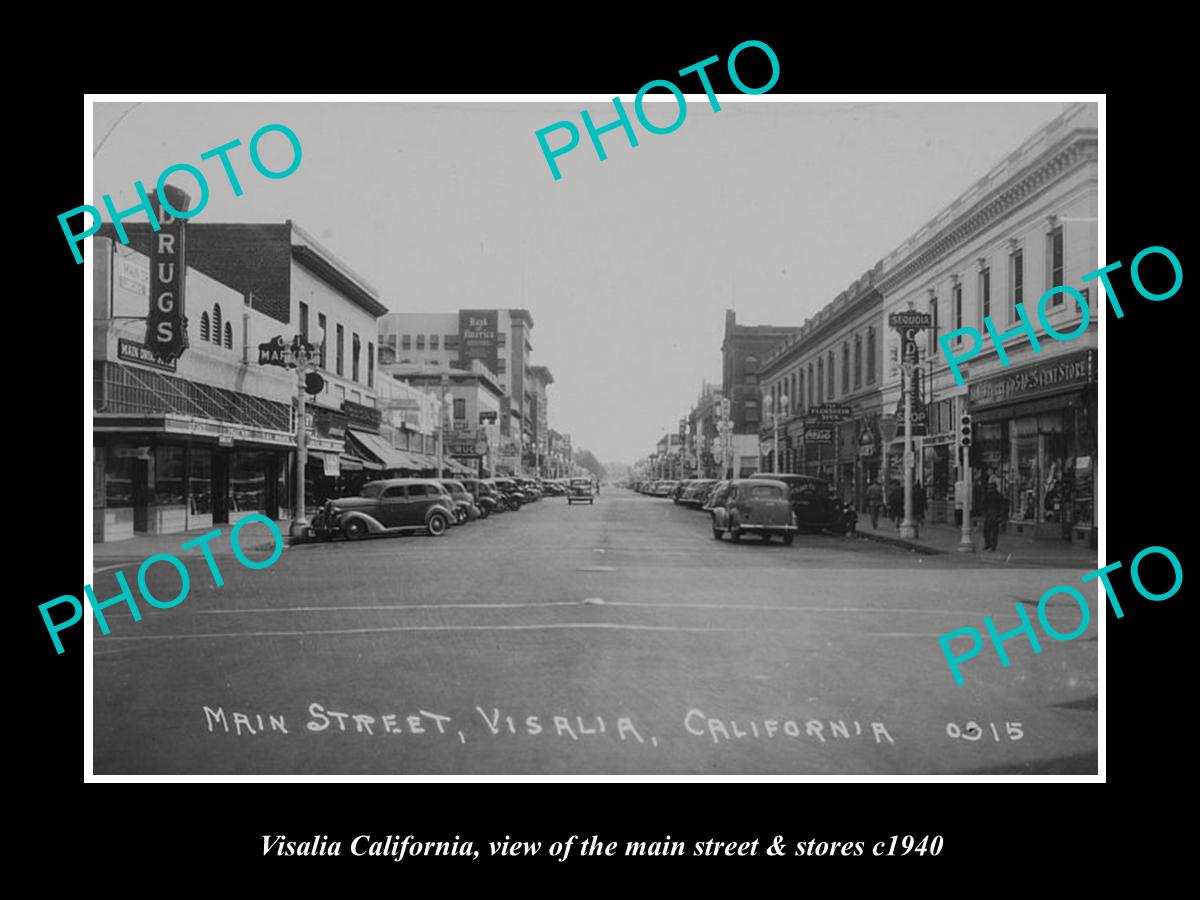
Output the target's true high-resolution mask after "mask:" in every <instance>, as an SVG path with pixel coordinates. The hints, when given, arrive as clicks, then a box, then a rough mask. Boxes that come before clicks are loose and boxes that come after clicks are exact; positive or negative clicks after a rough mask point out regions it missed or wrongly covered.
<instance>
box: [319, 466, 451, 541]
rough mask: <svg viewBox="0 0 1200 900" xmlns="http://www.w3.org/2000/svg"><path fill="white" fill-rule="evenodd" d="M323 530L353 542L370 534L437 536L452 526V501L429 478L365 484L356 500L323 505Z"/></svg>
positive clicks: (448, 495)
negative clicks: (417, 533)
mask: <svg viewBox="0 0 1200 900" xmlns="http://www.w3.org/2000/svg"><path fill="white" fill-rule="evenodd" d="M325 518H326V523H325V530H326V532H327V534H328V535H329V536H332V535H334V534H339V533H340V534H343V535H345V536H346V538H348V539H349V540H352V541H356V540H358V539H360V538H364V537H366V536H367V535H370V534H403V533H406V532H414V531H427V532H429V533H430V534H432V535H435V536H441V535H443V534H445V533H446V529H447V528H449V527H450V525H451V524H452V523H453V522H454V500H453V499H452V498H451V496H450V494H448V493H447V492H446V489H445V488H444V487H442V485H441V484H439V483H438V482H437V481H434V480H433V479H430V478H389V479H387V480H385V481H368V482H367V483H366V484H364V485H363V486H362V490H361V491H360V492H359V495H358V496H357V497H339V498H338V499H336V500H330V501H329V502H328V503H327V504H326V505H325Z"/></svg>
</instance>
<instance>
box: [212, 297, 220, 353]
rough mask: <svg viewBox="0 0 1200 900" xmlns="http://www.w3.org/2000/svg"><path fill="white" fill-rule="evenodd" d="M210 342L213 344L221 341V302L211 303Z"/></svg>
mask: <svg viewBox="0 0 1200 900" xmlns="http://www.w3.org/2000/svg"><path fill="white" fill-rule="evenodd" d="M212 342H213V343H214V344H218V345H219V344H220V343H221V304H220V303H214V304H213V314H212Z"/></svg>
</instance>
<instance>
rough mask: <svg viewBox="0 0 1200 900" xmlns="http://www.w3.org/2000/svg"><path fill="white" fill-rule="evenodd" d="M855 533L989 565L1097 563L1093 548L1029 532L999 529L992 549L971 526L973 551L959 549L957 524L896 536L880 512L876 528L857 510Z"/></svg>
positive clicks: (1083, 566)
mask: <svg viewBox="0 0 1200 900" xmlns="http://www.w3.org/2000/svg"><path fill="white" fill-rule="evenodd" d="M858 533H859V535H860V536H861V537H864V538H866V539H867V540H871V541H880V542H882V543H887V544H896V545H897V546H900V547H907V548H908V549H910V550H914V551H916V552H918V553H929V554H933V553H956V554H959V555H960V556H963V557H969V558H971V559H975V560H977V561H978V562H981V563H986V564H989V565H1009V566H1028V565H1037V566H1048V565H1053V566H1064V567H1067V568H1076V569H1079V570H1080V571H1081V572H1091V571H1093V570H1095V569H1096V568H1097V567H1098V566H1099V562H1097V560H1098V558H1099V557H1098V553H1097V551H1096V550H1091V549H1089V548H1087V547H1085V546H1081V545H1079V544H1071V543H1067V542H1065V541H1035V540H1034V539H1033V538H1032V537H1030V536H1029V535H1023V534H1015V533H1013V532H1011V531H1009V532H1007V533H1006V532H1004V531H1001V532H1000V549H999V550H998V551H995V550H984V549H983V533H982V531H981V530H980V529H979V528H978V527H977V528H975V529H974V530H973V532H972V533H971V540H972V543H973V544H974V547H975V552H974V553H969V552H967V551H962V552H961V553H960V552H959V549H958V544H959V541H960V540H961V539H962V528H961V526H958V525H926V526H925V527H924V528H921V529H918V532H917V537H916V539H915V540H906V539H904V538H901V537H900V533H899V532H898V531H897V530H896V525H895V523H894V522H893V521H892V520H891V519H885V518H883V517H882V516H881V517H880V519H879V529H878V530H875V529H873V528H871V517H870V516H869V515H867V514H866V513H860V514H859V516H858Z"/></svg>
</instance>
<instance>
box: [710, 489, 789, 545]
mask: <svg viewBox="0 0 1200 900" xmlns="http://www.w3.org/2000/svg"><path fill="white" fill-rule="evenodd" d="M712 533H713V537H714V538H716V539H717V540H718V541H719V540H720V539H721V536H722V535H724V534H728V535H729V539H730V540H731V541H733V542H734V543H735V544H736V543H738V542H739V541H740V540H741V539H742V535H745V534H757V535H758V536H759V537H761V538H762V539H763V542H764V543H766V542H767V541H769V540H771V535H773V534H777V535H779V536H780V537H781V538H782V539H783V543H784V544H785V545H791V543H792V540H793V539H794V538H795V535H796V515H795V513H793V512H792V506H791V504H790V503H789V502H788V486H787V485H786V484H784V483H783V482H782V481H769V480H767V479H765V478H753V479H752V478H747V479H739V480H737V481H731V482H729V483H728V484H727V485H726V486H725V487H724V488H722V489H721V492H720V493H719V494H717V493H714V495H713V500H712Z"/></svg>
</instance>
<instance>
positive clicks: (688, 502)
mask: <svg viewBox="0 0 1200 900" xmlns="http://www.w3.org/2000/svg"><path fill="white" fill-rule="evenodd" d="M716 483H717V482H716V480H715V479H712V478H701V479H698V480H696V481H693V482H692V483H691V484H689V485H688V487H687V490H685V491H684V492H683V493H682V494H680V495H679V499H678V500H677V501H675V502H676V503H678V504H679V505H680V506H690V507H692V508H693V509H699V508H700V507H702V506H703V505H704V504H705V503H706V502H707V500H708V495H709V492H711V491H712V487H713V485H714V484H716Z"/></svg>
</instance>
